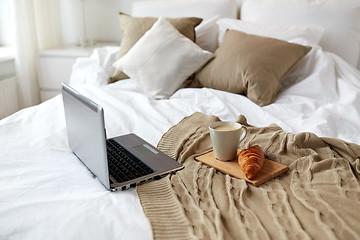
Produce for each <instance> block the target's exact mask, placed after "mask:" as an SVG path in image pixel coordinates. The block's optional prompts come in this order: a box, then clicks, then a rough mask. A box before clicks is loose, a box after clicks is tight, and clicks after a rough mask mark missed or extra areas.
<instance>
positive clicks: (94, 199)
mask: <svg viewBox="0 0 360 240" xmlns="http://www.w3.org/2000/svg"><path fill="white" fill-rule="evenodd" d="M116 51H117V48H114V47H107V48H101V49H97V50H96V51H95V53H94V54H93V55H92V56H91V57H90V58H85V59H79V60H78V61H77V63H76V64H75V66H74V69H73V75H72V79H71V84H72V85H73V86H74V87H76V88H77V89H78V90H79V91H80V92H81V93H83V94H84V95H86V96H87V97H89V98H91V99H92V100H94V101H95V102H97V103H99V104H100V105H101V106H102V107H103V108H104V112H105V125H106V132H107V136H108V137H109V138H110V137H114V136H117V135H121V134H126V133H129V132H134V133H136V134H138V135H139V136H141V137H142V138H144V139H145V140H147V141H149V142H150V143H152V144H153V145H156V144H157V142H158V141H159V140H160V138H161V136H162V134H163V133H164V132H166V131H167V130H168V129H169V128H170V127H171V126H173V125H174V124H176V123H178V122H179V121H180V120H181V119H182V118H183V117H185V116H188V115H190V114H192V113H194V112H197V111H199V112H203V113H205V114H208V115H210V114H213V115H216V116H219V117H220V118H221V119H223V120H236V119H237V117H238V116H239V115H240V114H243V115H245V116H246V118H247V119H248V122H249V123H250V124H252V125H255V126H267V125H269V124H271V123H276V124H278V125H279V126H281V127H282V128H283V129H284V130H286V131H289V132H293V133H297V132H303V131H310V132H313V133H315V134H317V135H319V136H322V137H337V138H341V139H343V140H345V141H349V142H354V143H357V144H360V73H359V71H357V70H356V69H354V68H352V67H351V66H349V65H348V64H347V63H345V62H344V61H343V60H342V59H340V58H339V57H337V56H336V55H333V54H331V53H327V52H323V51H322V50H321V49H320V48H318V47H314V48H313V49H312V50H311V52H310V53H309V54H308V55H307V56H306V57H305V58H304V59H303V60H302V61H301V62H300V63H299V64H298V66H297V67H296V69H295V70H294V71H293V72H292V73H291V74H290V75H289V76H288V77H287V79H286V80H285V81H284V84H283V86H282V89H281V91H280V93H279V95H278V98H277V100H276V102H275V103H273V104H271V105H269V106H266V107H259V106H257V105H256V104H254V103H253V102H251V101H250V100H248V99H247V98H246V97H244V96H240V95H236V94H231V93H227V92H222V91H218V90H213V89H206V88H201V89H190V88H185V89H180V90H178V91H177V92H175V94H174V95H173V96H171V97H170V98H169V99H167V100H154V99H151V98H149V97H147V96H146V95H145V94H144V93H143V91H142V90H141V88H140V87H139V86H137V85H136V84H135V83H134V82H133V81H132V80H123V81H119V82H116V83H114V84H110V85H102V84H103V83H104V81H106V79H107V77H108V76H109V74H111V71H112V69H111V68H110V67H109V63H110V62H111V60H112V57H113V56H114V53H116ZM0 171H1V173H0V239H87V240H88V239H151V236H152V235H151V229H150V225H149V223H148V221H147V219H146V217H145V216H144V214H143V212H142V209H141V206H140V202H139V200H138V197H137V195H136V191H135V190H134V189H131V190H127V191H122V192H121V191H120V192H115V193H112V192H109V191H107V190H106V189H105V187H104V186H103V185H102V184H101V183H100V181H98V180H97V179H96V178H94V177H93V175H92V174H91V173H90V172H89V171H88V170H87V168H86V167H85V166H84V165H83V164H82V163H81V162H80V161H79V160H78V159H77V158H76V157H75V156H74V155H73V154H72V153H71V151H70V149H69V146H68V143H67V135H66V129H65V119H64V112H63V105H62V98H61V96H60V95H59V96H57V97H55V98H54V99H51V100H49V101H47V102H45V103H42V104H40V105H38V106H35V107H31V108H28V109H24V110H22V111H20V112H18V113H15V114H14V115H12V116H10V117H8V118H6V119H3V120H1V121H0Z"/></svg>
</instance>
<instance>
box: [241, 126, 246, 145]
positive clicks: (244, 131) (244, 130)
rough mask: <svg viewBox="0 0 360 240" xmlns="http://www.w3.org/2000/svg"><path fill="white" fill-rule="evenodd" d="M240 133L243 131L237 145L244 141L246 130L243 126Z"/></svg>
mask: <svg viewBox="0 0 360 240" xmlns="http://www.w3.org/2000/svg"><path fill="white" fill-rule="evenodd" d="M240 131H243V133H242V134H241V136H240V140H239V143H240V142H241V141H242V140H244V138H245V137H246V134H247V128H246V127H245V126H241V128H240Z"/></svg>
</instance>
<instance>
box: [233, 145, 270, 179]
mask: <svg viewBox="0 0 360 240" xmlns="http://www.w3.org/2000/svg"><path fill="white" fill-rule="evenodd" d="M264 161H265V156H264V152H263V150H262V149H261V147H259V146H258V145H255V146H252V147H250V148H248V149H244V150H242V151H241V152H240V153H239V155H238V162H239V164H240V166H241V168H242V170H243V172H244V173H245V176H246V177H247V178H248V179H250V180H251V179H254V178H255V176H256V174H258V173H259V172H260V170H261V167H262V166H263V164H264Z"/></svg>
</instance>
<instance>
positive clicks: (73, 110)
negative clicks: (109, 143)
mask: <svg viewBox="0 0 360 240" xmlns="http://www.w3.org/2000/svg"><path fill="white" fill-rule="evenodd" d="M62 96H63V103H64V110H65V119H66V128H67V134H68V141H69V146H70V148H71V150H72V151H73V152H74V154H75V155H76V156H77V157H78V158H79V159H80V160H81V161H82V162H83V163H84V164H85V165H86V166H87V167H88V168H89V169H90V170H91V171H92V173H93V174H95V175H96V176H97V178H99V180H100V181H101V182H102V183H103V184H104V185H105V186H106V187H107V188H108V189H109V188H110V180H109V173H108V163H107V156H106V134H105V124H104V114H103V109H102V108H101V107H100V106H99V105H97V104H96V103H94V102H93V101H91V100H90V99H88V98H86V97H84V96H83V95H81V94H80V93H78V92H77V91H75V90H74V89H72V88H70V87H69V86H67V85H66V84H63V87H62Z"/></svg>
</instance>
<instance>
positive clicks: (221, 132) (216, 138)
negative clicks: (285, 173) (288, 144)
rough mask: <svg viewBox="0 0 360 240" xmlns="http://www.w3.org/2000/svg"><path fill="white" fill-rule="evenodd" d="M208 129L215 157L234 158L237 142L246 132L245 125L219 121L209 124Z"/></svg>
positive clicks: (222, 159) (221, 158) (224, 159)
mask: <svg viewBox="0 0 360 240" xmlns="http://www.w3.org/2000/svg"><path fill="white" fill-rule="evenodd" d="M209 130H210V137H211V142H212V145H213V150H214V154H215V157H216V159H218V160H221V161H229V160H233V159H235V158H236V157H237V150H238V147H239V143H240V142H241V141H242V140H244V138H245V136H246V134H247V129H246V127H245V126H242V125H241V124H240V123H237V122H229V121H221V122H214V123H212V124H210V125H209Z"/></svg>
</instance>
